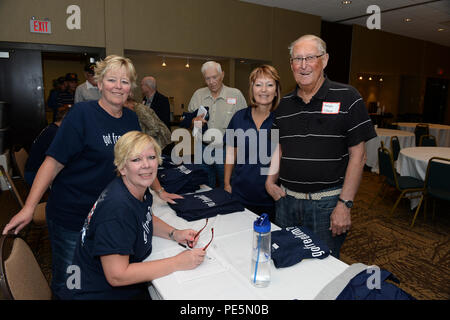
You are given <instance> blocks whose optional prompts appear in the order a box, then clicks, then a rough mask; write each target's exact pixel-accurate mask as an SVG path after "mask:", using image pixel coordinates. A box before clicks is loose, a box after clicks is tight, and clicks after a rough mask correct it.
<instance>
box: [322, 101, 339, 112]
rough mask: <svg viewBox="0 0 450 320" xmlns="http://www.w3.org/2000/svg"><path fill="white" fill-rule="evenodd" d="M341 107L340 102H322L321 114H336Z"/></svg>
mask: <svg viewBox="0 0 450 320" xmlns="http://www.w3.org/2000/svg"><path fill="white" fill-rule="evenodd" d="M340 108H341V103H340V102H323V103H322V113H323V114H338V113H339V109H340Z"/></svg>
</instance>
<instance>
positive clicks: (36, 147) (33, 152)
mask: <svg viewBox="0 0 450 320" xmlns="http://www.w3.org/2000/svg"><path fill="white" fill-rule="evenodd" d="M69 110H70V109H61V110H59V111H58V112H57V114H56V118H55V121H54V122H52V123H50V124H49V125H48V126H47V127H45V128H44V129H43V130H42V131H41V133H39V135H38V136H37V137H36V139H34V141H33V144H32V145H31V148H30V156H29V157H28V159H27V162H26V164H25V173H24V175H25V177H24V178H25V182H26V183H27V184H28V186H29V187H31V186H32V185H33V181H34V178H35V177H36V173H37V171H38V170H39V168H40V166H41V165H42V162H44V160H45V153H46V152H47V149H48V147H50V144H51V143H52V141H53V138H54V137H55V135H56V133H57V132H58V129H59V127H60V125H61V122H62V120H63V119H64V117H65V115H66V114H67V112H68V111H69Z"/></svg>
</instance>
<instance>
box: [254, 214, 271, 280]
mask: <svg viewBox="0 0 450 320" xmlns="http://www.w3.org/2000/svg"><path fill="white" fill-rule="evenodd" d="M270 246H271V241H270V220H269V216H268V215H267V213H263V214H262V215H261V216H260V217H258V219H256V221H255V222H254V223H253V251H252V268H251V275H250V280H251V282H252V283H253V285H254V286H256V287H259V288H264V287H267V286H268V285H269V284H270Z"/></svg>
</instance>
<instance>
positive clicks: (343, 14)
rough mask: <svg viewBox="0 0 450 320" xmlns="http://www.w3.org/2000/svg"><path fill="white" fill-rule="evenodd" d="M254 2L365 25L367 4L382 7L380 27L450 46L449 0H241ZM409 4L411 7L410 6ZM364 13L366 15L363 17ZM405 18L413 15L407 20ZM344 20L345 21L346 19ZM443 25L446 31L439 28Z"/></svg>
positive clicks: (333, 20)
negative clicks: (344, 0)
mask: <svg viewBox="0 0 450 320" xmlns="http://www.w3.org/2000/svg"><path fill="white" fill-rule="evenodd" d="M241 1H243V2H250V3H254V4H259V5H264V6H269V7H277V8H283V9H288V10H292V11H299V12H304V13H309V14H313V15H317V16H320V17H322V20H325V21H331V22H340V23H345V24H358V25H362V26H366V21H367V18H368V16H369V15H370V14H367V13H366V10H367V7H368V6H370V5H377V6H379V7H380V10H381V30H382V31H386V32H391V33H395V34H399V35H403V36H407V37H411V38H416V39H421V40H427V41H431V42H434V43H438V44H441V45H444V46H448V47H450V0H439V1H426V0H352V3H351V4H350V5H343V4H342V1H341V0H241ZM407 6H409V7H407ZM361 16H364V17H361ZM405 18H410V19H412V21H411V22H405V21H404V19H405ZM343 20H345V21H343ZM439 28H443V29H444V30H443V31H437V30H438V29H439Z"/></svg>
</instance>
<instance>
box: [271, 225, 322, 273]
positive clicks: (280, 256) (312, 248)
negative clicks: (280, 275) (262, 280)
mask: <svg viewBox="0 0 450 320" xmlns="http://www.w3.org/2000/svg"><path fill="white" fill-rule="evenodd" d="M271 239H272V249H271V254H272V260H273V262H274V265H275V267H277V268H286V267H290V266H293V265H294V264H297V263H299V262H300V261H302V260H303V259H309V258H318V259H323V258H326V257H328V255H329V254H330V249H329V248H328V246H327V245H326V244H325V243H324V242H323V241H322V240H320V239H319V238H318V237H317V236H316V235H315V234H314V233H313V232H312V231H310V230H308V229H307V228H305V227H299V226H294V227H286V228H284V229H281V230H277V231H272V233H271Z"/></svg>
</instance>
